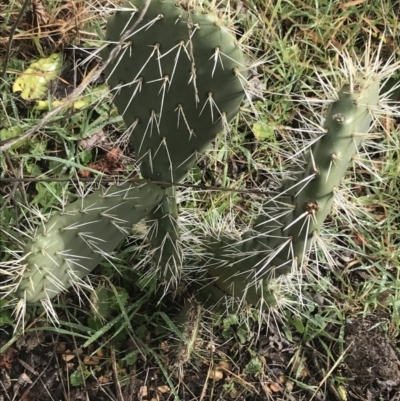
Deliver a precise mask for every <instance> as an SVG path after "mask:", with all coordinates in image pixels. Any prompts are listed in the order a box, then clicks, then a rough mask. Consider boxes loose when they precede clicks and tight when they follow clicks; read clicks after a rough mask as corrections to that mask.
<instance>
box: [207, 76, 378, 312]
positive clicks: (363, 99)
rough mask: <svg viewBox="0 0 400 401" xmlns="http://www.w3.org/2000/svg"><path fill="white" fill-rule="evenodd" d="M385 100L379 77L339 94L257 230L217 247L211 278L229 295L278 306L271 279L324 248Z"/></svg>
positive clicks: (358, 82) (268, 205)
mask: <svg viewBox="0 0 400 401" xmlns="http://www.w3.org/2000/svg"><path fill="white" fill-rule="evenodd" d="M378 99H379V79H378V76H374V75H372V76H369V77H368V78H358V79H357V80H355V81H354V82H352V83H351V84H350V85H345V86H344V87H343V88H342V89H341V90H340V91H339V92H338V94H337V99H336V100H335V101H334V102H333V103H332V105H331V107H330V110H329V112H328V114H327V116H326V119H325V122H324V124H323V127H322V128H323V130H322V132H321V134H320V136H319V137H317V138H316V141H315V143H314V145H313V146H312V147H311V148H310V150H309V151H308V152H307V153H306V155H305V161H306V163H305V164H304V166H305V167H304V169H302V170H299V169H298V171H297V172H296V171H295V172H294V173H293V174H292V177H290V178H288V179H287V180H286V181H285V182H284V183H283V185H282V188H281V191H280V194H279V195H277V196H275V197H272V198H271V199H270V200H268V201H267V202H265V204H264V207H263V210H262V212H261V214H260V216H259V217H258V218H257V220H256V222H255V225H254V227H253V229H252V230H251V231H249V232H247V233H245V234H244V235H243V237H242V239H241V240H240V241H239V242H234V241H229V240H222V241H220V242H216V243H214V244H212V245H211V249H212V250H213V255H212V258H211V260H210V266H209V268H208V272H209V274H210V275H211V276H212V277H215V278H216V284H217V285H218V286H219V287H220V288H221V289H222V290H223V291H224V292H226V293H228V294H232V295H235V296H239V297H244V298H245V299H246V300H247V301H248V302H249V303H251V304H253V305H256V304H259V302H260V301H262V302H265V303H268V304H271V303H274V295H273V294H271V293H270V291H269V284H270V282H271V279H273V278H275V277H278V276H280V275H282V274H286V273H289V272H290V271H292V270H295V269H297V268H300V267H301V266H302V265H303V264H304V263H305V261H306V259H307V251H308V249H309V248H310V245H311V243H312V242H313V241H314V242H318V238H319V233H320V230H321V227H322V225H323V223H324V221H325V219H326V217H327V215H328V213H329V212H330V210H331V206H332V201H333V199H334V193H335V191H336V190H337V188H338V187H339V185H340V182H341V180H342V178H343V177H344V175H345V173H346V170H347V168H348V166H349V164H350V162H351V160H352V158H353V157H354V156H355V155H356V153H357V149H358V147H359V145H360V143H361V141H362V140H363V138H364V137H365V136H366V134H367V133H368V131H369V128H370V125H371V121H372V110H373V109H374V108H376V106H377V104H378Z"/></svg>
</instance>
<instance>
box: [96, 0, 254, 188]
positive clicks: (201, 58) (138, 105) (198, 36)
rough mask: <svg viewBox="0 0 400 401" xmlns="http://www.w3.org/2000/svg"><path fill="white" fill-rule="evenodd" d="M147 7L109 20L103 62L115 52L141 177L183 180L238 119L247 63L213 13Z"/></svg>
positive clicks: (161, 2)
mask: <svg viewBox="0 0 400 401" xmlns="http://www.w3.org/2000/svg"><path fill="white" fill-rule="evenodd" d="M146 3H147V1H145V0H135V1H132V2H130V3H129V5H127V6H126V8H131V9H132V6H134V7H136V8H137V10H136V11H132V12H131V11H119V12H117V13H116V14H115V15H114V16H113V17H112V18H111V19H110V21H109V23H108V25H107V35H106V40H107V41H109V42H110V43H109V45H108V46H107V47H105V49H104V50H103V52H102V58H103V60H107V59H108V58H109V57H110V55H114V53H116V54H115V57H114V58H113V61H112V62H111V63H109V64H108V66H107V68H106V70H105V71H106V75H107V77H108V82H109V83H110V85H111V86H112V88H113V92H114V103H115V104H116V106H117V108H118V110H119V112H120V113H121V114H122V116H123V118H124V120H125V123H126V125H127V127H128V130H131V131H132V134H131V143H132V144H133V146H134V148H135V152H136V157H137V159H138V160H140V161H141V172H142V175H143V177H145V178H147V179H152V180H158V181H163V182H178V181H180V180H181V179H182V178H183V177H184V176H185V175H186V174H187V171H188V170H189V169H190V168H191V167H192V166H193V165H194V164H195V163H196V161H197V160H198V157H199V156H200V155H201V154H202V152H203V151H204V149H205V148H206V147H207V146H208V145H209V144H210V142H211V141H212V140H213V139H214V138H215V136H216V135H217V134H218V133H219V132H220V131H221V130H222V129H223V128H226V125H227V123H228V122H229V121H230V120H231V119H232V118H233V117H234V116H235V115H236V114H237V113H238V111H239V105H240V103H241V101H242V98H243V95H244V89H243V87H244V80H245V78H244V77H245V76H247V72H246V67H245V65H246V62H245V57H244V54H243V52H242V50H241V49H240V48H239V46H238V44H237V42H236V39H235V37H234V36H233V35H232V34H231V32H230V31H229V29H228V28H227V27H225V26H224V25H223V24H222V22H221V21H220V20H219V18H218V17H217V16H216V15H215V14H214V13H213V12H208V11H205V10H203V9H198V10H191V11H190V12H188V11H187V10H186V9H185V8H183V7H181V6H180V5H178V4H183V3H184V2H181V3H176V2H174V1H171V0H152V1H151V2H150V3H149V6H148V8H146V6H147V4H146ZM132 30H133V32H131V31H132ZM121 37H122V38H123V42H122V44H121V45H120V47H119V48H118V43H120V42H121Z"/></svg>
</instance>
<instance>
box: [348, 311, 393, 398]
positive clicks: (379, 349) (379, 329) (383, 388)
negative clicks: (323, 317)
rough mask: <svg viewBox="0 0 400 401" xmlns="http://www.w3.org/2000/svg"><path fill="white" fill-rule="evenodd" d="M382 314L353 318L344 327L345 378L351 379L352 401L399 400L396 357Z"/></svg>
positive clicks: (386, 321) (386, 322)
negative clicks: (352, 380) (346, 350)
mask: <svg viewBox="0 0 400 401" xmlns="http://www.w3.org/2000/svg"><path fill="white" fill-rule="evenodd" d="M388 322H389V321H388V319H386V317H385V315H384V314H382V313H378V314H370V315H367V316H366V317H364V318H362V317H360V318H357V319H355V320H353V321H351V322H350V323H348V324H347V326H346V331H345V335H346V348H347V347H349V352H348V354H347V356H346V358H345V363H346V365H347V366H346V370H347V375H348V377H352V378H354V385H353V386H352V388H351V394H350V395H351V396H352V397H354V399H356V400H368V401H370V400H371V401H373V400H376V401H381V400H388V401H389V400H390V401H394V400H400V359H399V358H400V354H399V352H398V351H397V349H396V348H395V346H394V345H393V343H392V341H391V339H390V338H389V336H388V334H387V331H385V326H387V324H388Z"/></svg>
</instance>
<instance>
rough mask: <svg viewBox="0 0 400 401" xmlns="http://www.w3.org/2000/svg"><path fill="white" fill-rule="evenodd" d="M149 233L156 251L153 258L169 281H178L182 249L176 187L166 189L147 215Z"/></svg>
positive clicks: (150, 240) (152, 247)
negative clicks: (159, 200)
mask: <svg viewBox="0 0 400 401" xmlns="http://www.w3.org/2000/svg"><path fill="white" fill-rule="evenodd" d="M147 226H148V227H149V233H148V235H147V237H148V240H149V242H150V244H151V249H152V250H153V252H154V255H153V260H154V262H155V263H157V266H158V267H159V268H160V270H161V271H162V276H163V277H164V278H165V279H166V280H167V281H171V280H174V281H177V279H179V276H180V271H181V269H182V259H183V255H182V249H181V245H180V243H179V228H178V206H177V204H176V197H175V187H170V188H167V189H166V190H165V195H164V197H163V199H162V201H161V202H160V204H159V205H157V206H156V207H155V208H154V209H153V210H152V211H151V213H150V214H149V215H148V216H147Z"/></svg>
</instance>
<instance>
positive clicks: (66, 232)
mask: <svg viewBox="0 0 400 401" xmlns="http://www.w3.org/2000/svg"><path fill="white" fill-rule="evenodd" d="M162 197H163V190H162V189H161V188H160V187H159V186H157V185H154V184H145V185H132V184H124V185H121V186H113V187H110V188H108V190H106V191H103V190H98V191H95V192H93V193H92V194H90V195H87V196H86V197H84V198H82V199H78V200H77V201H75V202H73V203H71V204H68V205H67V206H66V207H65V208H64V210H63V212H62V213H60V214H57V215H54V216H53V217H52V218H50V220H49V221H48V222H47V224H46V225H45V226H44V227H41V228H40V229H39V230H38V232H37V233H35V235H34V237H33V238H32V240H30V241H29V242H28V243H27V245H26V248H25V258H24V262H25V271H24V274H23V277H22V280H21V282H20V283H19V286H18V290H17V293H16V294H17V296H18V297H20V298H22V299H24V300H25V301H26V302H38V301H44V302H47V301H49V300H51V299H52V298H53V297H54V296H56V295H58V294H59V293H60V292H61V291H64V290H66V289H67V288H69V287H70V286H71V285H75V283H76V285H78V284H79V282H80V281H81V279H82V278H83V277H84V276H86V275H87V274H89V273H90V272H91V271H92V270H93V269H94V268H95V267H96V266H97V265H98V263H99V262H100V261H101V260H102V259H103V258H105V257H106V258H109V257H110V253H111V252H112V251H113V250H114V249H115V248H116V247H117V245H118V244H119V243H120V242H121V241H122V240H123V239H124V238H125V237H126V236H127V235H129V232H130V229H131V226H132V225H133V224H135V223H137V222H139V221H140V220H141V219H143V218H145V217H146V215H147V214H148V213H149V211H150V210H151V208H152V207H154V206H155V205H156V204H157V203H159V202H160V200H161V199H162Z"/></svg>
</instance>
